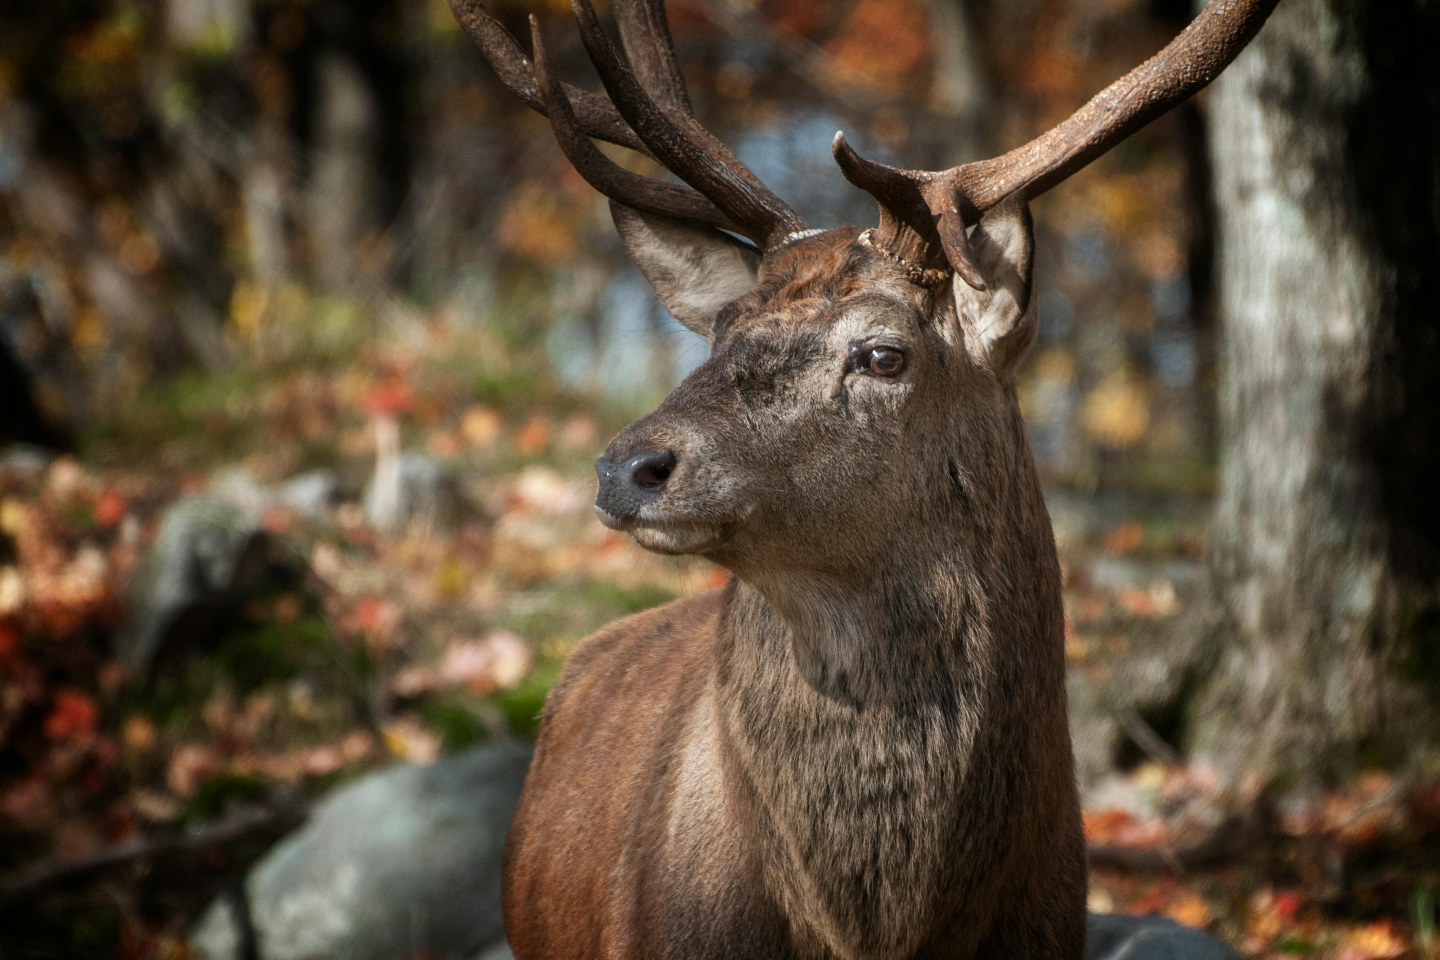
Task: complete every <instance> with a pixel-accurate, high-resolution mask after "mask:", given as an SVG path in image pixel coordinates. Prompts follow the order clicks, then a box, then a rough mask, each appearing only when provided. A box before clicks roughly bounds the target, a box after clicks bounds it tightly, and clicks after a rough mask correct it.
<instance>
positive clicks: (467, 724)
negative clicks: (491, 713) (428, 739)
mask: <svg viewBox="0 0 1440 960" xmlns="http://www.w3.org/2000/svg"><path fill="white" fill-rule="evenodd" d="M480 706H481V704H479V703H478V702H476V701H475V700H473V699H472V698H470V697H449V698H446V699H444V700H438V701H433V702H431V703H429V704H427V705H426V706H425V707H424V710H423V714H424V717H425V722H426V723H427V724H428V725H429V726H431V727H432V728H434V729H435V730H436V731H437V732H438V733H439V734H440V746H441V748H442V749H444V750H447V751H449V750H460V749H463V748H465V747H468V746H470V745H471V744H475V743H480V742H483V741H485V740H488V739H490V730H489V728H488V727H487V726H486V724H485V720H484V717H483V716H481V713H480V710H479V707H480Z"/></svg>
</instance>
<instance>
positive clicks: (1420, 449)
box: [1191, 0, 1440, 790]
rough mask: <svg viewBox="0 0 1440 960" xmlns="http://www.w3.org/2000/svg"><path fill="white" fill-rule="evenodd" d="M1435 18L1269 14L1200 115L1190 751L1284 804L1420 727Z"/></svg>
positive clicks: (1432, 635)
mask: <svg viewBox="0 0 1440 960" xmlns="http://www.w3.org/2000/svg"><path fill="white" fill-rule="evenodd" d="M1437 44H1440V4H1436V3H1434V2H1428V0H1384V2H1380V3H1377V2H1374V0H1285V2H1284V3H1281V4H1280V6H1279V7H1278V9H1277V10H1276V12H1275V14H1274V16H1273V17H1272V18H1271V20H1270V22H1269V24H1268V25H1267V26H1266V27H1265V29H1264V30H1263V31H1261V33H1260V35H1259V37H1257V39H1256V41H1255V42H1254V43H1253V44H1252V45H1251V47H1250V48H1249V50H1247V51H1246V52H1245V53H1244V54H1243V55H1242V56H1241V57H1240V58H1239V59H1238V60H1237V61H1236V62H1235V63H1234V65H1233V66H1231V67H1230V69H1229V70H1228V71H1227V72H1226V73H1225V74H1224V75H1223V76H1222V77H1221V78H1220V79H1219V81H1217V82H1216V84H1215V86H1214V89H1213V91H1212V93H1211V94H1210V101H1209V110H1210V145H1211V155H1212V160H1213V163H1214V169H1215V178H1216V180H1215V183H1216V206H1217V209H1218V214H1219V216H1218V239H1219V246H1220V250H1219V261H1218V274H1217V281H1218V287H1219V289H1218V293H1219V298H1218V299H1219V312H1220V320H1221V324H1222V332H1221V338H1222V339H1221V345H1220V364H1221V385H1220V396H1219V405H1220V427H1219V429H1220V458H1221V463H1222V465H1223V466H1222V471H1221V478H1220V491H1219V505H1218V510H1217V514H1216V517H1215V522H1214V530H1213V535H1212V543H1211V558H1210V565H1211V583H1212V586H1213V589H1214V594H1213V595H1214V597H1215V599H1216V600H1217V601H1218V609H1219V610H1220V613H1221V616H1222V626H1221V629H1220V631H1219V634H1218V635H1219V638H1220V641H1219V647H1218V651H1219V652H1218V657H1217V659H1216V660H1215V661H1214V664H1213V666H1214V669H1213V671H1212V672H1211V673H1210V675H1209V679H1208V680H1207V681H1206V682H1205V684H1204V685H1203V687H1202V690H1201V693H1200V698H1199V700H1198V701H1197V702H1196V703H1195V705H1194V711H1193V714H1192V725H1191V734H1192V746H1193V747H1194V749H1195V752H1196V754H1197V755H1198V756H1200V757H1202V758H1204V759H1205V760H1207V761H1208V762H1211V763H1213V764H1215V765H1216V766H1217V767H1218V768H1219V769H1220V770H1221V771H1222V772H1224V773H1227V774H1228V775H1229V776H1230V778H1231V779H1232V782H1250V783H1252V784H1259V783H1269V784H1275V785H1278V786H1281V787H1289V788H1292V789H1301V790H1305V789H1309V788H1314V787H1319V786H1322V785H1324V784H1325V783H1327V782H1330V781H1334V780H1338V779H1343V778H1345V777H1346V776H1348V775H1350V774H1352V773H1353V772H1354V771H1355V770H1356V769H1358V768H1359V767H1361V766H1363V765H1368V764H1372V763H1379V764H1387V765H1391V766H1394V767H1396V768H1397V769H1400V770H1401V771H1409V772H1418V771H1417V770H1416V765H1417V764H1418V765H1423V764H1426V763H1430V764H1433V763H1434V762H1435V758H1436V756H1437V752H1436V745H1437V739H1440V735H1437V724H1436V718H1437V714H1440V706H1437V704H1440V596H1437V594H1440V479H1437V477H1436V474H1435V466H1434V465H1435V464H1436V463H1437V462H1440V322H1437V316H1440V84H1437V83H1436V82H1435V73H1434V70H1435V67H1434V59H1433V57H1434V50H1435V49H1436V48H1437Z"/></svg>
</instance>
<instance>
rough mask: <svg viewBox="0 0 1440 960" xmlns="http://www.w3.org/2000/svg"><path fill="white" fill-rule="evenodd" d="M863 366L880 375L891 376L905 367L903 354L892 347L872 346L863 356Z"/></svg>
mask: <svg viewBox="0 0 1440 960" xmlns="http://www.w3.org/2000/svg"><path fill="white" fill-rule="evenodd" d="M865 366H866V368H868V369H869V371H870V372H871V373H873V374H875V375H876V376H880V377H893V376H895V375H896V374H897V373H899V372H900V371H901V370H904V369H905V354H903V353H901V352H900V351H899V350H896V349H895V348H894V347H874V348H872V349H871V350H870V355H869V356H868V357H866V358H865Z"/></svg>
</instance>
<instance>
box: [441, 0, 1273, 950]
mask: <svg viewBox="0 0 1440 960" xmlns="http://www.w3.org/2000/svg"><path fill="white" fill-rule="evenodd" d="M1276 2H1277V0H1212V2H1211V3H1210V4H1209V5H1208V6H1207V7H1205V8H1204V9H1203V10H1202V11H1201V12H1200V13H1199V14H1198V15H1197V16H1196V18H1195V19H1194V21H1193V22H1192V23H1190V24H1189V25H1188V26H1187V27H1186V28H1185V29H1184V30H1183V32H1181V33H1180V34H1179V35H1177V36H1176V37H1175V38H1174V39H1173V40H1172V41H1171V42H1170V43H1169V44H1168V45H1167V46H1166V47H1165V48H1164V49H1163V50H1161V51H1160V52H1159V53H1158V54H1157V55H1156V56H1155V57H1153V58H1152V59H1151V60H1149V61H1147V62H1146V63H1145V64H1143V65H1141V66H1139V67H1137V68H1136V69H1134V70H1132V71H1131V72H1130V73H1129V74H1127V75H1125V76H1124V77H1122V78H1121V79H1119V80H1117V81H1116V82H1115V83H1114V84H1112V85H1111V86H1110V87H1109V88H1107V89H1106V90H1104V91H1103V92H1101V93H1100V94H1098V95H1097V96H1096V97H1094V98H1093V99H1092V100H1091V101H1090V102H1089V103H1088V104H1086V105H1085V106H1084V107H1082V108H1081V109H1080V110H1079V111H1077V112H1076V113H1075V114H1074V115H1072V116H1071V117H1070V118H1069V119H1067V120H1066V121H1064V122H1063V123H1061V124H1060V125H1058V126H1056V127H1055V128H1053V129H1051V130H1049V131H1048V132H1046V133H1044V134H1043V135H1041V136H1039V137H1038V138H1036V139H1034V140H1033V141H1031V142H1030V143H1027V144H1025V145H1024V146H1021V147H1019V148H1017V149H1014V150H1011V151H1010V152H1008V153H1005V154H1002V155H1000V156H998V157H995V158H992V159H988V160H984V161H980V162H975V163H969V164H965V165H962V166H958V167H954V168H951V169H948V170H943V171H923V170H909V169H902V168H898V167H892V166H888V165H884V164H881V163H877V162H874V161H871V160H867V159H865V158H863V157H861V156H860V155H859V154H858V153H857V152H856V151H855V150H854V149H852V148H851V147H850V146H849V144H847V142H846V140H845V137H844V135H843V133H841V134H837V135H836V136H835V139H834V142H833V144H832V150H833V153H834V157H835V159H836V161H837V163H838V165H839V168H840V171H841V173H842V174H843V176H844V177H845V179H847V180H848V181H849V182H850V183H851V184H853V185H854V186H856V187H859V188H860V189H862V190H864V191H866V192H868V193H869V194H870V195H871V196H872V197H873V198H874V199H875V201H876V202H877V205H878V207H879V216H878V224H877V225H875V226H872V227H867V228H861V227H857V226H843V227H838V228H835V229H816V228H812V227H810V226H809V225H808V224H807V223H806V222H805V221H804V220H803V219H802V218H801V217H800V216H799V215H798V214H797V213H796V212H795V211H794V210H793V209H792V208H791V207H790V206H789V205H787V204H786V203H785V202H784V201H783V200H781V199H780V198H779V197H778V196H776V195H775V194H774V193H773V192H772V191H771V190H770V189H769V188H767V187H766V186H765V184H763V183H762V182H761V181H760V180H759V178H757V177H756V176H755V175H754V173H752V172H751V171H750V170H749V169H747V168H746V167H745V166H744V165H743V164H742V163H741V162H740V161H739V159H737V158H736V156H735V155H734V154H733V153H731V152H730V150H729V149H727V148H726V147H725V146H724V145H723V144H722V143H720V141H719V140H717V139H716V138H715V137H714V136H712V135H711V134H710V133H709V132H708V131H707V130H705V129H704V128H703V127H702V126H701V125H700V123H699V122H698V121H697V120H696V119H695V116H694V113H693V110H692V107H691V103H690V99H689V95H688V93H687V90H686V86H685V83H684V80H683V77H682V75H681V71H680V66H679V61H678V57H677V54H676V51H675V46H674V42H673V39H672V37H671V34H670V30H669V26H668V23H667V21H666V17H665V11H664V7H663V0H614V16H615V21H616V26H617V28H618V33H619V38H620V45H621V46H617V45H616V44H615V43H614V42H613V41H612V40H611V38H610V36H609V34H608V33H607V32H606V30H605V28H604V27H603V25H602V24H601V22H600V20H599V18H598V16H597V15H596V13H595V11H594V9H593V8H592V7H591V4H590V2H589V0H573V7H574V12H575V16H576V19H577V20H578V23H579V30H580V36H581V39H582V40H583V42H584V45H585V48H586V50H587V52H588V54H589V56H590V59H591V60H592V61H593V62H594V65H595V67H596V70H597V72H598V73H599V76H600V80H601V83H602V85H603V87H604V89H605V91H606V93H607V94H608V96H602V95H600V94H597V93H593V92H590V91H587V90H583V89H579V88H576V87H573V86H570V85H568V84H565V83H563V82H561V80H560V79H559V78H558V77H557V76H556V74H555V71H554V69H553V67H552V64H551V61H550V59H549V57H548V55H547V53H546V48H545V44H544V41H543V38H542V36H541V32H540V27H539V23H538V21H537V20H536V19H535V18H534V17H533V16H532V17H531V18H530V32H531V49H532V56H531V57H529V58H527V57H526V56H525V54H524V52H523V51H522V50H521V48H520V47H519V45H518V43H516V41H515V40H514V39H513V37H512V36H511V35H510V34H509V33H508V32H507V31H506V30H505V29H504V28H503V26H501V25H500V24H499V23H498V21H496V20H495V19H493V18H492V17H491V16H490V15H489V14H488V13H487V12H486V11H485V9H484V8H483V6H481V4H480V3H479V2H477V0H450V4H451V9H452V11H453V12H454V14H455V16H456V18H457V20H458V21H459V23H460V24H461V26H462V27H463V28H464V30H465V32H466V33H467V34H468V35H469V36H470V37H471V39H472V40H474V41H475V43H476V44H477V45H478V46H479V47H480V49H481V51H482V52H483V54H484V55H485V57H486V59H487V60H488V61H489V62H490V64H491V65H492V67H493V68H494V70H495V71H496V73H497V74H498V76H499V78H500V79H501V81H502V82H503V83H504V84H505V85H506V86H507V87H508V88H509V89H510V90H511V91H512V92H513V93H514V94H516V95H517V96H518V97H519V98H520V99H521V100H522V101H524V103H526V104H527V105H528V106H530V107H532V108H533V109H535V110H536V111H538V112H540V113H542V114H544V115H545V116H546V117H548V119H549V122H550V126H551V128H552V130H553V132H554V135H555V137H556V139H557V140H558V141H559V144H560V147H561V149H562V151H563V153H564V154H565V156H566V158H567V159H568V160H569V162H570V163H571V164H572V165H573V166H574V168H575V169H576V170H577V171H578V172H579V173H580V174H581V176H582V177H583V178H584V179H585V180H587V181H588V182H589V183H590V184H591V185H592V186H593V187H595V188H596V189H597V190H598V191H599V192H600V193H601V194H603V195H605V196H606V197H607V198H609V201H610V212H611V215H612V219H613V221H614V225H615V228H616V230H617V231H618V233H619V236H620V239H621V241H622V243H623V246H624V247H625V249H626V251H627V253H628V255H629V257H630V258H631V259H632V260H633V261H634V263H635V264H636V266H637V267H638V268H639V270H640V272H641V273H642V274H643V275H644V276H645V278H646V279H647V280H648V282H649V284H650V286H651V288H652V289H653V291H654V293H655V295H656V296H657V297H658V298H659V301H660V302H661V303H662V304H663V305H664V306H665V308H666V309H667V310H668V311H669V312H670V313H671V314H672V315H673V316H674V317H675V318H676V319H677V320H678V321H679V322H680V323H682V324H683V325H684V326H686V327H687V328H689V329H690V330H692V331H694V332H695V333H697V334H700V335H701V336H703V337H705V338H706V339H707V340H708V341H709V344H710V353H709V358H708V359H707V360H706V361H705V362H704V363H702V364H701V365H700V366H699V367H698V368H696V369H695V370H694V371H693V372H692V373H690V374H689V375H688V376H687V377H686V378H685V379H684V380H683V382H681V383H680V385H679V386H678V387H676V388H675V390H674V391H673V392H672V393H670V395H669V396H668V397H667V398H666V399H665V400H664V401H663V402H662V403H661V404H660V406H659V407H658V408H657V409H655V410H654V411H653V412H651V413H649V414H648V415H646V416H644V417H641V418H640V419H639V420H636V421H635V422H634V423H632V424H631V425H630V426H628V427H626V428H625V429H624V430H623V431H621V433H620V434H619V435H618V436H616V437H615V439H614V440H613V441H611V443H610V444H609V446H608V447H607V448H606V449H605V451H604V453H603V454H602V455H601V456H600V458H599V459H598V460H596V462H595V468H596V472H597V476H598V492H597V495H596V498H595V512H596V514H597V515H598V517H599V519H600V521H601V522H602V523H603V524H604V525H605V526H607V527H610V528H612V529H614V530H617V531H623V532H624V533H625V534H628V535H629V537H631V538H632V539H633V540H634V541H635V542H636V543H637V544H639V545H640V546H641V547H643V548H645V549H647V550H650V551H654V552H656V553H660V554H668V555H679V554H691V555H697V556H700V557H704V558H706V559H708V560H710V561H713V562H714V563H716V564H718V565H720V566H721V567H723V568H725V569H726V570H728V571H729V578H728V582H727V583H726V585H725V586H723V587H721V588H719V589H716V590H712V591H710V592H706V593H701V594H698V595H695V596H692V597H689V598H686V599H681V600H678V601H675V602H673V603H670V604H667V605H664V606H660V607H658V608H655V609H652V610H649V611H645V612H642V613H639V614H637V615H633V616H630V617H626V618H624V619H622V620H619V621H617V622H615V623H613V624H610V625H609V626H607V627H605V628H604V629H602V630H600V631H599V632H598V633H596V634H594V635H593V636H591V637H589V638H588V639H586V640H584V641H582V642H581V643H580V644H579V645H578V646H577V647H576V648H575V649H574V650H573V652H572V653H571V654H570V656H569V658H568V660H567V662H566V664H565V666H564V668H563V671H562V674H561V677H560V679H559V680H558V682H557V684H556V685H555V687H554V689H553V690H552V692H551V693H550V695H549V697H548V699H547V701H546V703H545V706H544V708H543V711H542V714H541V725H540V732H539V738H538V743H537V745H536V753H535V759H534V762H533V765H532V767H531V770H530V773H529V776H528V779H527V782H526V785H525V789H524V793H523V796H522V799H521V802H520V806H519V809H518V812H517V813H516V816H515V819H514V822H513V825H512V827H511V831H510V834H509V839H508V843H507V847H506V854H505V863H504V874H503V883H502V886H503V897H502V900H503V914H504V919H505V926H506V930H507V933H508V936H509V938H510V944H511V947H512V949H513V951H514V953H515V956H516V957H517V958H519V960H560V958H689V960H700V958H717V960H718V958H730V960H739V958H807V960H809V958H815V960H819V958H836V960H839V958H845V960H889V958H950V960H969V958H981V957H987V958H988V957H996V958H1011V957H1014V958H1020V957H1025V958H1064V960H1078V958H1080V957H1082V956H1084V952H1085V931H1086V906H1085V903H1086V891H1087V878H1086V850H1085V841H1084V834H1083V830H1082V826H1081V817H1080V806H1079V799H1078V789H1077V785H1076V781H1075V773H1074V761H1073V757H1072V749H1071V743H1070V735H1069V730H1068V726H1067V717H1066V709H1067V708H1066V693H1065V659H1064V611H1063V609H1062V604H1061V572H1060V565H1059V561H1058V558H1057V554H1056V548H1055V539H1054V532H1053V529H1052V527H1051V523H1050V519H1049V515H1048V513H1047V511H1046V506H1045V501H1044V498H1043V496H1042V493H1041V486H1040V481H1039V478H1038V475H1037V471H1036V468H1035V464H1034V461H1033V459H1032V456H1031V453H1030V449H1029V446H1028V442H1027V439H1026V434H1025V426H1024V422H1023V420H1022V417H1021V413H1020V408H1019V404H1018V401H1017V396H1016V370H1017V367H1018V365H1019V364H1020V362H1021V360H1022V358H1023V357H1024V356H1025V354H1026V351H1027V349H1028V348H1029V346H1030V345H1031V343H1032V341H1034V339H1035V337H1036V327H1037V323H1038V318H1037V313H1038V311H1037V307H1036V299H1037V298H1036V297H1034V296H1032V291H1033V289H1034V277H1033V249H1034V240H1033V227H1032V222H1031V219H1030V215H1029V207H1028V203H1029V201H1030V200H1032V199H1034V198H1035V197H1036V196H1038V195H1040V194H1041V193H1043V192H1044V191H1046V190H1048V189H1049V188H1051V187H1053V186H1055V185H1057V184H1059V183H1060V182H1062V181H1063V180H1065V179H1066V178H1067V177H1069V176H1071V175H1072V174H1074V173H1075V172H1076V171H1078V170H1080V169H1081V168H1082V167H1084V166H1085V165H1086V164H1088V163H1090V162H1091V161H1092V160H1094V159H1095V158H1096V157H1098V156H1100V155H1101V154H1103V153H1104V152H1106V151H1107V150H1109V149H1111V148H1112V147H1113V146H1114V145H1115V144H1116V143H1118V142H1119V141H1120V140H1122V139H1124V138H1125V137H1126V136H1128V135H1129V134H1130V133H1132V132H1133V131H1135V130H1136V129H1138V128H1139V127H1141V126H1143V125H1144V124H1146V123H1148V122H1150V121H1151V120H1152V119H1154V118H1155V117H1157V116H1159V115H1160V114H1162V113H1164V112H1165V111H1167V110H1169V109H1170V108H1171V107H1173V106H1174V105H1176V104H1177V103H1179V102H1181V101H1182V100H1184V99H1186V98H1187V97H1189V96H1191V95H1192V94H1194V93H1195V92H1196V91H1198V90H1199V89H1201V88H1202V87H1204V86H1205V85H1206V84H1208V83H1209V82H1210V81H1211V80H1212V79H1213V78H1214V77H1215V76H1216V75H1218V74H1219V73H1220V71H1221V70H1223V69H1224V68H1225V66H1226V65H1228V64H1229V63H1230V62H1231V61H1232V60H1233V59H1234V57H1235V56H1236V55H1237V54H1238V53H1239V52H1240V50H1241V49H1242V48H1243V47H1244V46H1245V45H1246V44H1247V43H1248V42H1249V41H1250V39H1251V38H1252V37H1253V36H1254V35H1255V33H1256V32H1257V31H1258V30H1259V29H1260V27H1261V26H1262V24H1263V23H1264V22H1265V20H1266V18H1267V17H1268V15H1269V13H1270V11H1271V10H1272V9H1273V7H1274V6H1275V4H1276ZM622 47H623V52H622ZM594 140H602V141H606V142H609V143H612V144H617V145H619V146H622V147H626V148H629V149H631V150H633V151H636V152H638V153H640V154H643V155H645V156H647V157H649V158H651V159H653V160H654V161H656V162H657V163H659V164H660V165H661V166H663V167H664V168H665V169H667V170H668V171H670V172H671V173H673V174H674V175H675V176H676V177H677V178H678V179H679V180H680V181H681V182H680V183H673V182H669V181H662V180H658V179H654V178H649V177H646V176H643V175H641V174H638V173H635V172H632V171H630V170H628V169H626V168H624V167H622V166H620V165H619V164H618V163H616V162H615V161H613V160H612V159H610V157H609V156H607V155H606V154H605V153H603V152H601V151H600V149H599V148H598V147H597V146H596V145H595V143H594Z"/></svg>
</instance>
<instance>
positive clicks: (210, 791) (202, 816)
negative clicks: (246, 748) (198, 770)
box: [181, 773, 269, 824]
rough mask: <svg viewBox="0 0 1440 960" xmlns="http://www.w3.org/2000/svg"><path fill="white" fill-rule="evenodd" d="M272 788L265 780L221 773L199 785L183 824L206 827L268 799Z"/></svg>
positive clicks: (183, 813) (239, 774) (247, 775)
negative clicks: (206, 824)
mask: <svg viewBox="0 0 1440 960" xmlns="http://www.w3.org/2000/svg"><path fill="white" fill-rule="evenodd" d="M268 792H269V786H268V784H267V783H266V781H265V779H264V778H263V777H260V776H257V775H255V774H247V773H222V774H219V775H218V776H214V777H211V778H210V779H209V780H206V781H205V782H204V783H202V784H201V785H200V788H199V789H198V790H196V791H195V796H193V797H191V798H190V802H189V803H187V804H186V805H185V809H184V811H183V812H182V813H181V820H182V821H183V822H184V823H187V824H199V823H207V822H209V821H211V820H217V819H219V818H220V817H223V816H225V814H226V813H228V812H229V811H230V810H232V809H233V808H235V807H237V806H243V805H245V804H251V803H258V802H259V801H261V800H263V799H265V795H266V794H267V793H268Z"/></svg>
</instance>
